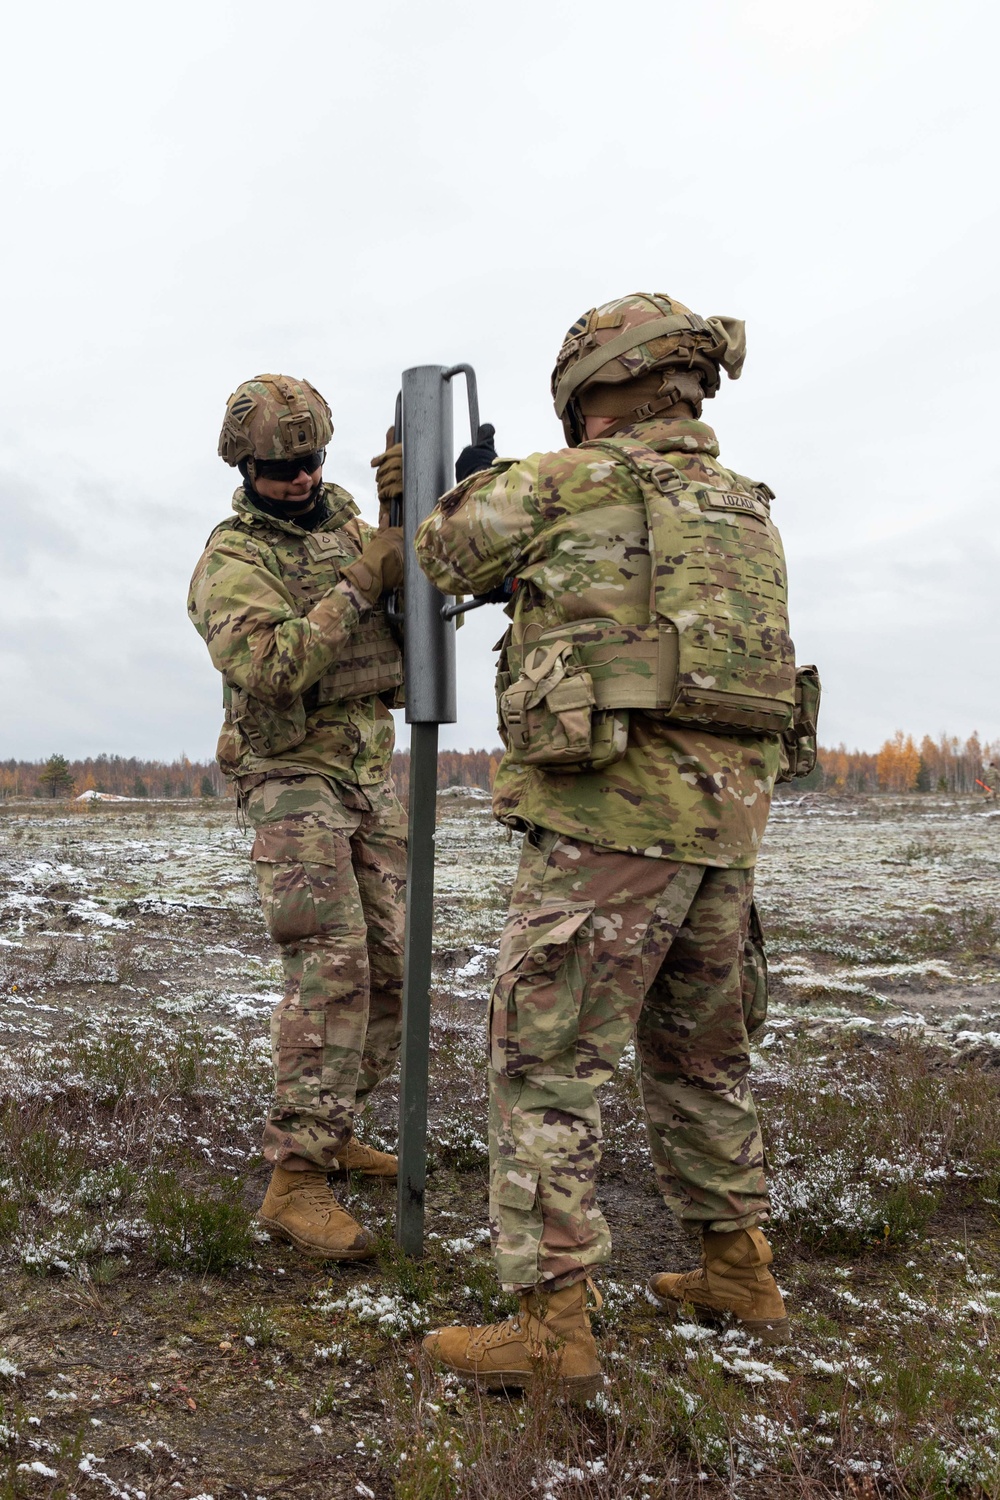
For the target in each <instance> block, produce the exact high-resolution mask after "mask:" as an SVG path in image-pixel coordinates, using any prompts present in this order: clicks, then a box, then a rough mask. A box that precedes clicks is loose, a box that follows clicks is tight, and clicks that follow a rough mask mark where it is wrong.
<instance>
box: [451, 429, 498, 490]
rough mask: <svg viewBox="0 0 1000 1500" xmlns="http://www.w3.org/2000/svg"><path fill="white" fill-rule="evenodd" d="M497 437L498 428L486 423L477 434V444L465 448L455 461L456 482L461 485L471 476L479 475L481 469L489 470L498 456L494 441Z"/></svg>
mask: <svg viewBox="0 0 1000 1500" xmlns="http://www.w3.org/2000/svg"><path fill="white" fill-rule="evenodd" d="M495 436H496V428H495V427H494V426H493V423H492V422H484V423H483V424H482V426H481V427H480V429H479V431H478V432H477V433H476V441H475V443H470V444H469V446H468V447H467V448H463V449H462V451H461V453H460V454H459V455H458V457H457V458H456V460H455V482H456V483H457V484H461V482H462V480H463V479H468V477H469V475H470V474H478V473H479V471H480V470H481V469H488V468H489V466H490V464H491V463H492V462H493V460H494V459H495V458H496V456H497V449H496V444H495V443H494V441H493V439H494V437H495Z"/></svg>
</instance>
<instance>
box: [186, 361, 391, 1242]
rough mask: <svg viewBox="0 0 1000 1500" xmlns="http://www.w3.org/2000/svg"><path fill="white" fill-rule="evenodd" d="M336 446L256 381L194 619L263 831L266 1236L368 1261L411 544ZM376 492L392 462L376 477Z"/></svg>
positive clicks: (235, 434) (302, 392) (226, 443)
mask: <svg viewBox="0 0 1000 1500" xmlns="http://www.w3.org/2000/svg"><path fill="white" fill-rule="evenodd" d="M332 431H333V426H332V423H331V420H330V411H329V408H328V407H327V405H326V402H325V401H324V400H323V398H322V396H320V394H319V392H318V391H316V390H315V389H314V388H313V387H312V386H311V385H309V384H308V382H306V381H298V380H291V379H289V378H288V377H286V376H283V375H259V376H257V377H256V378H255V379H254V380H249V381H246V382H245V383H244V384H243V385H241V386H240V387H239V388H238V389H237V390H236V391H235V392H234V393H233V395H232V396H231V397H230V398H229V402H228V404H227V408H226V418H225V423H224V425H223V429H222V436H221V438H220V442H219V452H220V455H221V456H222V457H223V458H224V459H225V460H226V462H227V463H229V464H233V465H237V464H238V465H239V467H240V470H241V474H242V477H243V483H242V485H241V486H240V488H239V489H237V491H236V493H235V495H234V496H233V514H232V515H231V516H230V517H229V519H228V520H226V521H223V522H222V523H221V524H220V525H219V526H217V527H216V528H215V530H214V531H213V532H212V535H211V536H210V537H209V540H208V544H207V546H206V548H205V551H204V553H203V555H202V557H201V560H200V561H199V563H198V566H197V568H196V569H195V573H194V577H193V579H192V581H191V593H190V599H189V611H190V616H191V619H192V621H193V623H194V625H195V626H196V628H197V630H198V632H199V634H200V635H201V636H202V637H203V638H204V640H205V642H206V644H207V645H208V649H209V652H210V653H211V657H212V661H213V663H214V664H215V666H216V667H217V668H218V670H219V671H220V672H221V674H222V680H223V698H224V704H225V723H224V725H223V729H222V735H221V737H220V740H219V751H218V756H219V764H220V765H221V767H222V769H223V771H224V772H225V774H226V775H227V776H228V777H230V778H231V779H232V780H233V782H234V783H235V787H236V792H237V796H238V798H239V801H240V805H241V808H242V809H243V811H244V813H245V815H246V817H247V819H248V820H249V822H250V823H251V824H252V825H253V827H254V829H255V830H256V838H255V840H254V845H253V850H252V852H251V859H252V860H253V863H254V868H255V871H256V875H257V883H258V887H259V890H260V896H261V902H262V905H263V910H264V917H265V920H266V922H267V926H268V930H269V932H270V934H271V937H272V938H273V939H274V941H275V942H276V943H277V944H278V947H279V949H280V951H281V956H282V962H283V967H284V972H285V993H284V997H283V999H282V1001H281V1003H280V1005H279V1006H278V1007H277V1009H276V1010H275V1012H274V1016H273V1018H272V1025H271V1042H272V1055H273V1061H274V1074H275V1095H274V1101H273V1104H272V1107H271V1109H270V1112H269V1115H268V1119H267V1123H266V1125H265V1130H264V1141H263V1147H264V1155H265V1156H266V1158H267V1159H268V1160H269V1161H270V1162H271V1163H272V1164H273V1172H272V1177H271V1183H270V1185H269V1187H268V1190H267V1196H266V1198H265V1200H264V1204H263V1207H262V1209H261V1214H260V1217H261V1221H262V1223H264V1225H265V1226H266V1227H267V1229H268V1230H269V1231H270V1232H271V1233H273V1234H278V1235H281V1236H283V1237H285V1238H287V1239H289V1240H291V1241H292V1242H293V1243H294V1244H295V1245H297V1246H298V1247H299V1248H300V1249H301V1250H303V1251H305V1252H306V1253H307V1254H312V1255H317V1256H329V1257H334V1258H337V1259H348V1260H353V1259H362V1258H366V1257H368V1256H370V1255H372V1254H373V1253H374V1239H373V1237H372V1236H371V1235H370V1234H369V1232H368V1231H367V1230H365V1229H363V1228H362V1227H361V1226H360V1225H359V1224H357V1223H356V1222H355V1221H354V1219H353V1218H352V1217H351V1216H350V1215H349V1214H348V1213H347V1212H346V1210H344V1209H343V1208H342V1207H341V1206H340V1205H339V1204H338V1203H337V1201H336V1199H335V1198H334V1196H333V1194H332V1192H331V1191H330V1187H329V1184H328V1181H327V1173H328V1171H329V1170H331V1169H332V1168H335V1167H337V1166H340V1167H346V1168H353V1169H357V1170H360V1171H363V1172H368V1173H371V1174H374V1175H378V1176H394V1175H395V1171H396V1160H395V1157H392V1156H389V1155H387V1154H386V1153H384V1152H379V1151H375V1150H373V1149H372V1148H371V1147H369V1146H365V1145H363V1144H361V1143H360V1142H359V1141H357V1140H356V1139H355V1137H354V1121H355V1118H356V1116H357V1115H358V1114H359V1113H360V1111H361V1110H362V1109H363V1108H364V1105H365V1102H366V1100H367V1098H368V1095H369V1093H370V1092H371V1090H372V1089H373V1088H374V1087H375V1086H376V1084H378V1083H379V1082H380V1081H381V1080H382V1079H383V1078H385V1077H386V1075H387V1074H388V1073H389V1072H390V1071H391V1069H392V1066H393V1063H394V1061H395V1057H396V1054H397V1052H398V1048H399V1028H400V1011H401V996H402V967H403V911H404V908H403V898H404V888H405V878H406V848H405V832H406V829H405V817H404V814H403V811H402V808H401V807H400V805H399V803H398V802H397V800H396V797H395V796H394V794H393V791H392V786H391V782H390V780H389V772H390V766H391V759H392V749H393V722H392V716H391V714H390V712H389V705H390V704H392V703H393V702H395V699H396V694H397V691H398V689H399V686H400V684H401V682H402V660H401V656H400V651H399V647H398V645H397V643H396V641H395V640H394V638H393V635H392V633H391V631H390V628H389V624H388V621H387V619H386V616H385V613H384V610H383V608H382V605H381V603H380V600H381V596H382V594H383V592H384V591H385V590H386V589H387V588H392V587H395V586H397V585H398V584H399V583H400V582H401V581H402V537H401V533H400V532H399V530H398V529H396V528H390V527H388V526H384V527H383V528H382V529H380V530H379V531H378V532H375V531H374V530H373V529H372V528H371V527H370V526H368V525H366V524H365V523H364V522H363V521H362V520H361V519H360V518H359V515H358V510H357V507H356V506H355V504H354V501H353V500H352V499H351V496H350V495H349V494H348V493H347V492H346V491H345V490H343V489H341V488H340V486H339V485H336V484H329V483H324V482H323V474H322V466H323V461H324V457H325V449H326V445H327V443H328V442H329V439H330V436H331V434H332ZM374 462H375V463H376V465H377V466H378V467H379V468H380V475H379V479H380V490H381V489H383V488H384V487H385V484H386V483H387V482H392V480H393V478H394V477H398V475H397V471H398V470H399V453H398V449H396V448H390V449H388V450H387V452H386V453H384V454H382V455H380V458H379V460H375V461H374Z"/></svg>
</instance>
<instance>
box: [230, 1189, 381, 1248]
mask: <svg viewBox="0 0 1000 1500" xmlns="http://www.w3.org/2000/svg"><path fill="white" fill-rule="evenodd" d="M257 1218H258V1220H259V1221H260V1223H261V1224H263V1226H264V1228H265V1229H266V1230H267V1232H268V1234H272V1235H277V1236H278V1237H279V1238H280V1239H284V1240H291V1242H292V1244H293V1245H294V1246H295V1247H296V1249H298V1250H302V1251H304V1253H305V1254H306V1255H316V1256H319V1257H321V1258H322V1259H323V1260H368V1259H369V1258H370V1257H371V1256H373V1255H374V1254H375V1238H374V1236H373V1235H371V1234H369V1232H368V1230H367V1229H362V1227H361V1225H360V1224H359V1223H358V1222H357V1220H355V1219H352V1218H351V1216H350V1214H349V1213H348V1212H347V1210H346V1209H344V1208H341V1206H340V1204H339V1203H338V1202H337V1200H336V1198H335V1197H334V1196H333V1194H332V1193H331V1191H330V1184H329V1183H328V1182H327V1180H326V1173H325V1172H324V1171H323V1170H322V1168H321V1167H315V1168H314V1169H312V1170H310V1171H304V1172H289V1171H287V1170H286V1168H285V1167H275V1169H274V1171H273V1172H272V1173H271V1181H270V1182H269V1183H268V1185H267V1192H266V1194H265V1195H264V1202H263V1203H262V1204H261V1206H260V1212H259V1213H258V1215H257Z"/></svg>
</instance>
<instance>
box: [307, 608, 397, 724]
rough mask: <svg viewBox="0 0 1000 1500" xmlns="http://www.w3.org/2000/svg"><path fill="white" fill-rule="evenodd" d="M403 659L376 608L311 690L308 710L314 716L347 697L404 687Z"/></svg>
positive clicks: (357, 628) (368, 694)
mask: <svg viewBox="0 0 1000 1500" xmlns="http://www.w3.org/2000/svg"><path fill="white" fill-rule="evenodd" d="M402 681H403V658H402V656H401V654H400V650H399V647H398V646H397V644H396V642H395V640H394V638H393V635H392V632H391V631H390V629H389V622H388V620H387V619H386V617H385V612H384V610H382V609H373V610H372V611H371V613H370V614H366V615H365V616H364V618H363V619H362V620H361V622H360V623H359V624H358V625H357V626H356V627H355V629H354V630H352V631H351V634H350V636H349V637H348V641H347V645H346V647H345V649H344V651H343V652H342V654H341V656H340V657H339V659H338V661H337V662H336V664H335V665H334V666H333V667H331V668H330V670H329V672H325V673H324V674H323V676H322V677H321V678H320V679H319V681H318V682H316V683H314V684H313V686H312V687H311V688H309V689H308V690H307V691H306V693H305V695H304V697H305V705H306V710H307V712H309V713H314V712H315V711H316V709H318V708H322V707H323V706H324V705H325V704H327V703H340V702H342V701H343V700H344V699H345V698H368V697H370V696H372V695H373V694H375V693H386V692H390V691H391V690H392V689H394V688H398V687H400V686H401V685H402Z"/></svg>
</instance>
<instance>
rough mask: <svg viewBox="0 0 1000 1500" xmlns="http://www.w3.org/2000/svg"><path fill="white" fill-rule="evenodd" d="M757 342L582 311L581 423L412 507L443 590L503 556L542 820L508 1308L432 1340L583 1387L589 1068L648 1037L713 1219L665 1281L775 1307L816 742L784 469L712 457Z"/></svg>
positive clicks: (517, 749)
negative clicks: (789, 564)
mask: <svg viewBox="0 0 1000 1500" xmlns="http://www.w3.org/2000/svg"><path fill="white" fill-rule="evenodd" d="M744 352H745V344H744V334H743V324H742V323H740V322H738V321H737V320H733V319H710V320H707V321H706V320H704V319H702V318H699V317H696V316H695V315H694V314H692V313H690V312H689V311H688V309H687V308H685V307H683V306H682V305H681V304H680V303H678V302H676V301H673V300H671V299H670V298H667V297H664V296H660V295H656V296H646V295H635V296H629V297H624V298H621V299H619V300H618V301H615V302H611V303H608V304H607V305H606V306H603V307H599V308H595V309H593V310H592V311H591V312H589V313H587V314H586V315H585V316H584V317H583V318H582V319H580V321H579V322H578V323H576V324H575V325H574V327H573V328H572V329H571V330H570V332H569V334H568V335H567V338H566V341H565V343H564V345H563V348H562V350H561V352H560V355H559V359H558V362H557V364H556V368H555V372H554V374H553V395H554V397H555V403H556V411H557V413H558V415H559V416H560V418H561V419H562V421H563V424H564V429H565V432H566V437H567V441H568V444H569V446H568V447H567V448H565V449H562V450H561V451H559V452H555V453H536V454H534V455H532V456H531V457H530V458H527V459H524V460H523V461H521V462H516V461H513V460H507V459H497V460H496V461H495V462H494V463H493V464H492V466H491V467H489V468H488V469H486V470H485V471H480V472H477V473H474V474H473V475H472V476H471V477H469V478H467V479H466V480H464V482H462V483H460V484H458V485H457V486H456V488H455V489H453V490H452V491H450V492H449V493H448V494H447V495H445V496H444V498H443V499H442V500H441V501H440V502H439V504H438V506H437V508H436V510H435V511H434V512H433V513H432V514H431V516H430V517H429V518H428V519H427V521H426V522H425V523H424V524H423V526H422V527H421V529H420V530H419V532H418V534H417V541H416V550H417V556H418V558H419V561H420V563H421V566H422V568H423V569H424V571H425V572H426V574H427V575H428V577H429V578H431V579H432V581H433V582H434V583H435V584H436V585H437V586H438V587H439V588H441V589H442V590H443V591H445V592H447V593H460V594H470V593H472V594H483V593H487V592H489V591H491V590H495V589H496V588H497V587H498V586H500V585H501V584H502V583H503V581H504V580H511V579H515V578H516V580H517V582H516V588H515V592H514V596H513V602H512V604H511V605H510V606H509V607H508V613H509V614H510V615H511V617H512V626H511V629H510V630H509V631H508V634H507V636H506V638H505V641H504V643H503V649H502V655H501V662H500V669H499V675H498V701H499V708H500V730H501V734H502V735H503V737H504V740H505V743H506V753H505V755H504V759H503V762H502V764H501V766H500V770H499V773H498V776H497V780H496V787H495V792H494V811H495V813H496V816H497V817H498V818H499V819H500V820H501V821H502V822H504V823H506V824H507V825H508V826H509V827H512V828H515V829H519V830H523V831H524V832H525V834H526V837H525V841H524V847H523V851H522V856H521V864H520V869H519V872H518V876H517V881H516V884H515V888H514V893H513V898H512V902H511V909H510V914H509V917H508V921H507V925H506V928H505V931H504V933H503V936H502V938H501V943H500V954H499V960H498V964H497V971H496V976H495V981H494V985H493V990H492V995H491V1000H490V1019H489V1041H490V1069H489V1083H490V1146H491V1191H490V1200H491V1201H490V1213H491V1228H492V1234H493V1244H494V1254H495V1259H496V1264H497V1268H498V1271H499V1275H500V1280H501V1282H502V1284H503V1286H504V1287H505V1288H506V1289H507V1290H510V1291H514V1292H517V1293H519V1294H520V1295H521V1300H522V1305H521V1310H520V1312H519V1313H518V1315H517V1316H516V1317H514V1318H511V1319H508V1320H507V1321H506V1322H503V1323H499V1324H493V1325H490V1326H488V1327H485V1328H446V1329H440V1330H438V1331H437V1332H436V1333H434V1334H432V1335H430V1337H429V1338H428V1339H427V1340H426V1341H425V1344H426V1347H427V1349H428V1350H429V1351H430V1352H431V1353H432V1354H433V1355H434V1356H436V1357H437V1358H439V1359H440V1360H442V1361H443V1363H444V1364H445V1365H447V1366H449V1367H450V1368H452V1369H453V1370H456V1371H458V1372H459V1373H460V1374H462V1375H464V1376H466V1377H469V1378H473V1379H476V1380H478V1381H479V1382H480V1383H483V1384H486V1385H488V1386H513V1387H516V1386H518V1385H523V1384H524V1383H525V1382H526V1381H527V1380H528V1378H529V1377H530V1374H531V1372H532V1370H533V1369H535V1368H537V1367H538V1365H539V1363H541V1364H542V1365H547V1366H548V1367H549V1368H550V1370H552V1371H553V1372H554V1373H555V1374H556V1375H557V1376H558V1378H559V1379H560V1380H561V1381H562V1383H563V1384H564V1386H565V1387H566V1388H567V1389H568V1390H570V1391H571V1392H576V1393H578V1394H584V1395H586V1394H588V1393H590V1392H591V1391H593V1390H594V1389H595V1388H596V1385H597V1382H598V1380H599V1371H600V1367H599V1364H598V1361H597V1353H596V1347H595V1345H594V1341H593V1336H592V1334H591V1332H590V1324H589V1318H588V1310H587V1288H588V1285H589V1276H590V1273H591V1272H592V1271H593V1269H594V1268H595V1267H596V1266H599V1265H601V1264H602V1263H604V1262H605V1261H607V1260H608V1258H609V1255H610V1248H611V1247H610V1236H609V1232H608V1226H607V1224H606V1222H605V1220H604V1217H603V1215H602V1214H601V1211H600V1208H599V1207H598V1204H597V1200H596V1196H595V1184H596V1176H597V1168H598V1164H599V1161H600V1156H601V1124H600V1110H599V1107H598V1103H597V1096H596V1091H597V1089H598V1088H599V1087H600V1086H601V1085H602V1084H603V1083H606V1082H607V1081H608V1080H609V1079H610V1078H611V1076H612V1074H613V1073H614V1071H615V1069H616V1067H617V1065H618V1063H619V1061H620V1059H621V1057H622V1054H623V1052H624V1050H625V1048H626V1046H627V1045H628V1043H629V1042H630V1040H632V1039H633V1038H634V1040H635V1045H636V1050H637V1053H638V1058H639V1064H640V1069H641V1083H642V1098H643V1103H644V1106H645V1113H646V1120H647V1126H648V1134H649V1141H650V1146H651V1150H652V1155H653V1163H654V1167H655V1171H656V1176H657V1182H658V1185H659V1188H660V1191H661V1192H662V1194H663V1197H664V1200H665V1201H666V1203H667V1205H668V1206H669V1207H670V1208H671V1209H673V1210H674V1212H675V1213H676V1214H678V1215H679V1216H680V1218H681V1219H682V1220H685V1221H687V1222H688V1223H690V1224H692V1225H697V1226H699V1227H700V1228H701V1230H702V1232H703V1244H704V1253H703V1256H702V1262H701V1265H700V1267H699V1269H698V1270H696V1271H693V1272H688V1273H685V1274H680V1273H661V1274H660V1275H658V1276H656V1277H654V1278H653V1281H652V1282H651V1289H652V1291H653V1294H654V1296H655V1297H656V1298H657V1299H658V1300H659V1301H660V1302H661V1304H662V1305H664V1306H666V1307H668V1308H670V1309H671V1310H673V1311H675V1312H676V1311H677V1310H678V1309H679V1308H680V1307H681V1305H685V1304H690V1305H693V1306H695V1307H697V1308H700V1309H701V1310H702V1311H704V1312H706V1313H710V1314H723V1315H726V1316H732V1317H735V1318H736V1319H738V1320H739V1321H740V1322H741V1323H742V1324H743V1325H744V1326H745V1327H746V1328H748V1329H750V1330H751V1331H753V1332H754V1333H755V1334H757V1335H759V1336H761V1337H763V1338H765V1339H766V1340H768V1341H770V1342H779V1341H781V1340H782V1339H783V1338H784V1337H785V1336H786V1333H787V1327H788V1324H787V1318H786V1315H785V1308H784V1305H783V1302H782V1298H781V1294H780V1292H779V1290H778V1287H777V1285H776V1283H775V1281H774V1278H773V1276H772V1275H771V1272H770V1271H769V1270H768V1265H769V1263H770V1261H771V1251H770V1248H769V1246H768V1244H767V1241H766V1240H765V1238H764V1235H763V1234H762V1232H761V1229H760V1227H759V1226H760V1225H761V1224H763V1223H765V1222H766V1220H767V1217H768V1199H767V1192H766V1188H765V1181H764V1151H763V1146H762V1142H761V1134H760V1127H759V1125H758V1120H757V1114H756V1110H755V1107H754V1101H753V1098H752V1095H751V1093H750V1089H749V1086H748V1082H747V1075H748V1071H749V1065H750V1057H749V1046H748V1027H749V1028H750V1029H753V1028H754V1027H755V1026H756V1025H757V1024H759V1022H760V1020H761V1019H762V1014H761V1010H760V1005H761V996H762V993H763V995H764V996H765V997H766V970H765V969H764V956H763V948H762V945H761V940H760V928H759V924H758V922H757V919H756V912H755V909H754V907H753V867H754V862H755V860H756V858H757V852H758V850H759V848H760V842H761V838H762V836H763V833H764V827H765V824H766V822H767V816H768V810H769V806H770V801H771V793H772V790H773V787H774V784H775V780H776V779H777V777H778V775H779V773H780V772H781V771H782V770H783V768H784V769H785V770H786V771H787V770H789V769H799V770H802V769H805V767H804V766H794V765H791V762H792V761H794V758H795V751H796V746H797V744H798V740H797V739H796V730H795V725H796V698H797V691H798V696H799V697H800V698H801V695H802V686H801V684H798V686H797V679H796V668H795V660H794V651H793V647H792V642H791V640H790V638H789V635H788V628H787V610H786V588H785V568H784V558H783V555H782V550H781V542H780V539H779V537H778V533H777V531H776V529H775V527H774V524H773V522H772V520H771V516H770V504H771V500H772V498H773V496H772V493H771V491H770V490H769V489H768V488H767V486H766V485H763V484H759V483H755V482H753V481H751V480H748V479H745V478H743V477H741V476H740V475H738V474H735V473H733V472H731V471H730V470H728V469H726V468H724V467H723V465H722V464H721V463H720V462H719V457H718V454H719V447H718V443H717V442H716V439H715V434H714V433H713V432H712V430H711V428H709V427H707V426H706V425H705V424H704V423H703V422H702V421H701V420H700V416H701V407H702V401H703V399H704V398H705V397H706V396H713V395H714V394H715V392H716V391H717V389H718V387H719V382H720V369H725V370H726V372H727V373H728V375H729V376H730V377H732V378H736V377H737V376H738V375H739V373H740V369H741V366H742V362H743V357H744ZM803 671H804V672H807V673H808V672H813V673H814V669H803ZM817 692H818V685H817ZM814 707H815V705H813V708H814ZM804 717H805V715H804V714H803V712H802V710H801V706H800V709H799V713H798V719H799V720H800V721H801V720H803V719H804ZM813 727H814V726H813ZM799 737H800V738H803V737H804V736H803V735H802V730H801V727H800V729H799ZM786 740H787V742H788V748H787V749H786V747H785V741H786Z"/></svg>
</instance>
